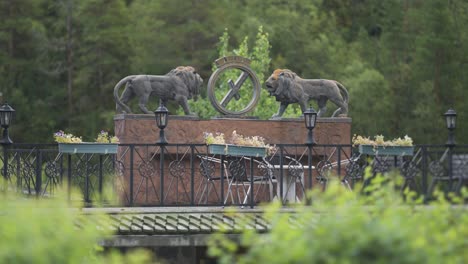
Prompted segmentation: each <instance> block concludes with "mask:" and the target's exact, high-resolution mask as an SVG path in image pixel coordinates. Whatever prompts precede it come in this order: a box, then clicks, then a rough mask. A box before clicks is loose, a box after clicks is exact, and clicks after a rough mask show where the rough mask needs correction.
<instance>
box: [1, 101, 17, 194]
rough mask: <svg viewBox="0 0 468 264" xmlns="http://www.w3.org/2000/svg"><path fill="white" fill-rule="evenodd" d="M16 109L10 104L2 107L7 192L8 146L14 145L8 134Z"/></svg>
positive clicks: (2, 143)
mask: <svg viewBox="0 0 468 264" xmlns="http://www.w3.org/2000/svg"><path fill="white" fill-rule="evenodd" d="M14 113H15V109H13V108H12V107H11V106H9V105H8V103H5V104H3V105H2V106H1V107H0V125H1V126H2V127H3V138H2V139H1V140H0V144H1V145H2V146H3V177H4V178H5V186H4V188H5V190H6V189H7V187H6V184H7V181H6V180H7V179H8V146H9V145H10V144H12V143H13V141H12V140H11V139H10V136H9V134H8V127H9V126H10V124H11V120H12V119H13V115H14Z"/></svg>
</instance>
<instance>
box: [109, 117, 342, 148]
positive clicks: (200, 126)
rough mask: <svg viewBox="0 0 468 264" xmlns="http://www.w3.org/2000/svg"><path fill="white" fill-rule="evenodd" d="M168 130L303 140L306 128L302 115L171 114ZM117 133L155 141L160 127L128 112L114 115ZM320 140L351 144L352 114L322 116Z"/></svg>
mask: <svg viewBox="0 0 468 264" xmlns="http://www.w3.org/2000/svg"><path fill="white" fill-rule="evenodd" d="M168 120H169V121H168V125H167V127H166V129H165V130H164V131H165V134H166V138H167V140H168V142H169V143H204V141H203V132H213V133H214V132H220V133H224V135H225V138H226V139H228V138H229V137H230V136H231V134H232V131H234V130H236V131H237V133H238V134H241V135H243V136H261V137H264V138H265V141H266V143H268V144H304V143H305V142H306V139H307V129H306V128H305V125H304V120H303V119H299V118H297V119H283V120H256V119H235V118H229V119H228V118H225V119H223V118H218V119H211V120H200V119H196V118H188V117H184V116H169V119H168ZM114 123H115V135H116V136H117V137H118V138H119V140H120V143H123V144H131V143H137V144H152V143H155V142H157V140H158V139H159V129H158V128H157V126H156V121H155V119H154V116H152V115H138V114H125V115H116V116H115V117H114ZM314 139H315V141H316V142H317V144H350V143H351V118H319V119H318V121H317V124H316V127H315V129H314Z"/></svg>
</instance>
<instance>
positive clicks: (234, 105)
mask: <svg viewBox="0 0 468 264" xmlns="http://www.w3.org/2000/svg"><path fill="white" fill-rule="evenodd" d="M229 39H230V36H229V33H228V30H227V29H225V31H224V33H223V34H222V35H221V36H220V37H219V43H218V53H219V57H224V56H232V55H236V56H242V57H245V58H248V59H250V60H251V65H250V67H251V69H252V70H253V71H254V72H255V73H256V75H257V77H258V79H259V81H260V85H263V80H264V76H265V74H266V72H267V70H268V66H269V63H270V58H269V50H270V42H269V41H268V33H265V32H263V27H262V26H260V27H259V28H258V31H257V36H256V39H255V42H254V44H253V46H254V47H253V49H252V50H251V51H250V50H249V38H248V37H244V39H243V41H242V42H241V44H240V45H239V47H238V48H237V49H233V50H232V51H229ZM212 68H213V71H215V70H216V66H215V65H213V66H212ZM239 74H240V71H239V70H234V69H233V70H227V71H225V72H223V74H222V75H220V78H219V80H218V81H217V83H216V87H215V94H216V97H217V99H218V101H220V100H221V99H222V98H223V96H224V95H225V94H226V93H227V91H228V89H229V86H228V85H227V81H228V80H236V79H237V78H238V76H239ZM252 91H253V84H252V83H251V82H248V81H247V82H246V83H245V84H244V85H243V87H242V89H241V90H240V91H239V92H240V95H241V98H240V100H232V101H231V102H230V104H229V107H230V108H229V109H230V110H232V111H239V110H241V109H243V108H244V107H245V106H246V105H247V104H248V103H249V101H250V98H251V93H252ZM265 97H267V95H266V93H265V91H263V89H262V94H261V100H260V103H259V104H258V105H257V108H256V110H255V111H254V112H253V113H251V115H254V116H260V117H261V118H265V117H266V116H267V115H268V114H267V113H265V110H266V109H271V108H267V107H266V106H267V105H268V104H269V103H270V104H271V101H272V98H267V99H265ZM262 99H263V100H262ZM262 103H263V104H264V105H261V104H262ZM190 106H191V109H192V111H194V112H196V113H197V114H198V115H199V117H201V118H211V117H213V116H217V115H219V113H217V112H216V111H215V109H214V108H213V107H212V106H211V102H210V101H209V99H208V98H203V99H199V100H198V101H197V102H190ZM179 112H180V113H181V111H180V110H179ZM270 116H271V114H270ZM268 117H269V116H268Z"/></svg>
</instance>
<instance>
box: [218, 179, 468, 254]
mask: <svg viewBox="0 0 468 264" xmlns="http://www.w3.org/2000/svg"><path fill="white" fill-rule="evenodd" d="M369 172H370V171H369ZM387 177H388V175H386V176H385V177H384V176H382V175H378V176H377V177H376V178H375V179H374V180H373V181H372V182H371V184H370V185H369V186H367V187H366V188H365V192H366V193H368V195H360V194H359V193H358V192H350V191H348V190H346V189H345V188H344V187H343V186H342V185H340V184H339V183H338V182H335V183H334V184H332V185H331V186H330V188H328V189H327V190H326V191H325V192H321V191H319V190H317V191H313V192H312V193H310V194H309V197H310V198H311V199H312V206H303V205H301V206H298V207H297V208H296V211H297V212H296V213H290V212H286V211H282V210H281V206H280V205H279V204H273V205H270V206H269V207H268V208H266V213H265V215H264V217H265V218H266V219H267V220H268V221H269V222H270V223H271V231H270V232H268V233H265V234H257V233H255V232H253V231H252V230H248V231H244V232H243V233H242V235H241V238H240V241H239V243H237V242H234V241H230V240H228V239H227V238H225V237H224V236H223V235H222V234H217V235H215V236H213V237H212V239H211V240H210V247H209V254H211V255H212V256H215V257H217V258H219V260H220V263H465V262H467V261H468V253H467V252H466V248H467V246H468V241H467V240H466V237H468V227H467V224H468V214H467V213H466V208H464V207H463V206H460V207H457V206H453V205H452V204H450V203H449V202H447V201H446V200H445V199H444V196H443V195H442V194H440V195H438V199H437V200H436V201H435V202H433V203H432V204H430V205H428V206H424V205H421V200H418V199H415V197H414V195H413V194H411V193H410V192H406V195H407V196H406V197H407V201H408V202H404V201H403V200H402V198H401V195H400V193H399V192H396V191H395V187H394V185H393V184H392V183H391V182H389V181H388V178H387ZM465 196H467V193H465Z"/></svg>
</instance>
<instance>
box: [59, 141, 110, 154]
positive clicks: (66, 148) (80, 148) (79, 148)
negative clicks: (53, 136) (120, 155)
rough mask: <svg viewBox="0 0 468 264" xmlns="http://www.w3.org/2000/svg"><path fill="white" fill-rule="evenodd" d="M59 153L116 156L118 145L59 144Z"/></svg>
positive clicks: (89, 143) (90, 143)
mask: <svg viewBox="0 0 468 264" xmlns="http://www.w3.org/2000/svg"><path fill="white" fill-rule="evenodd" d="M58 145H59V152H60V153H70V154H75V153H95V154H116V153H117V148H118V146H119V145H118V144H113V143H92V142H82V143H59V144H58Z"/></svg>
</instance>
